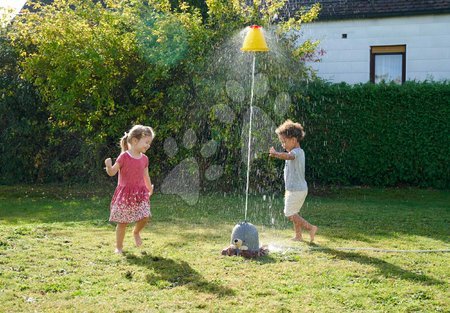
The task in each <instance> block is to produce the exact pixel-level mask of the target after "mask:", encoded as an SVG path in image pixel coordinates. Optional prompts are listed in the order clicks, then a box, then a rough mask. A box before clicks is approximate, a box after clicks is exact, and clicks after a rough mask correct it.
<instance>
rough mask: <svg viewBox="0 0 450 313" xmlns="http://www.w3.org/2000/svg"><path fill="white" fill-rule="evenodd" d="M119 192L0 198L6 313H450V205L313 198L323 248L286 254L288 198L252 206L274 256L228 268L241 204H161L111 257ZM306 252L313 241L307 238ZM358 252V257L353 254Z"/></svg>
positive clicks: (431, 199) (263, 199) (289, 246)
mask: <svg viewBox="0 0 450 313" xmlns="http://www.w3.org/2000/svg"><path fill="white" fill-rule="evenodd" d="M112 192H113V189H110V188H108V190H103V191H99V190H96V189H95V188H89V187H83V188H80V187H77V188H63V187H57V186H41V187H27V186H14V187H6V186H0V303H1V306H0V312H449V311H450V303H449V300H448V298H449V297H448V295H449V292H448V290H449V289H448V287H449V286H448V284H449V276H450V266H449V264H450V262H449V256H450V254H449V253H447V252H432V253H417V252H405V251H403V252H377V251H373V250H364V249H365V248H377V249H385V250H448V249H450V245H449V221H450V194H449V192H446V191H433V190H418V189H386V190H385V189H383V190H382V189H356V188H355V189H341V190H327V191H326V193H322V194H321V195H310V196H308V198H307V201H306V203H305V205H304V207H303V208H302V214H303V216H304V217H305V218H306V219H308V220H309V221H310V222H312V223H314V224H316V225H318V226H319V227H320V229H319V232H318V234H317V237H316V239H317V244H316V245H308V244H307V243H296V242H291V241H290V240H289V238H291V237H292V235H293V230H292V226H291V225H290V223H289V222H288V221H287V220H286V219H285V218H284V216H283V214H282V208H283V198H282V196H281V195H258V196H252V197H251V198H250V200H249V209H248V220H249V221H250V222H251V223H253V224H254V225H255V226H256V227H257V229H258V231H259V237H260V244H261V245H268V247H269V249H270V253H269V255H268V256H266V257H261V258H258V259H250V260H249V259H243V258H241V257H227V256H222V255H221V253H220V252H221V250H222V249H223V248H225V247H226V246H227V245H228V244H229V240H230V235H231V230H232V228H233V226H234V225H235V224H236V223H237V222H240V221H242V220H243V218H244V201H245V199H244V197H243V196H242V195H226V194H209V195H203V196H201V197H200V199H199V202H198V203H197V204H196V205H194V206H188V205H187V204H185V203H184V202H183V201H182V200H181V199H180V198H178V197H176V196H168V195H160V194H156V195H155V196H154V197H153V198H152V213H153V221H152V223H151V224H150V225H149V226H148V227H146V229H145V230H144V232H143V240H144V246H143V247H142V248H139V249H138V248H135V247H134V246H133V242H132V236H131V228H129V231H128V233H127V237H126V239H125V250H126V253H125V254H124V255H115V254H114V253H113V250H114V226H113V225H111V224H109V223H108V221H107V219H108V213H109V209H108V206H109V201H110V196H111V194H112ZM304 237H305V239H306V238H308V234H307V233H305V234H304ZM351 248H358V249H360V250H350V249H351Z"/></svg>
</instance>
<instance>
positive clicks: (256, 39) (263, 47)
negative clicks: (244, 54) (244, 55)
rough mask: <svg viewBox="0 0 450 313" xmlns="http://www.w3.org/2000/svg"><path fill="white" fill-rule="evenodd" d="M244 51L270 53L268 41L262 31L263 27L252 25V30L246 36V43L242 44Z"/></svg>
mask: <svg viewBox="0 0 450 313" xmlns="http://www.w3.org/2000/svg"><path fill="white" fill-rule="evenodd" d="M241 50H242V51H248V52H258V51H259V52H266V51H269V48H268V47H267V44H266V40H265V39H264V35H263V33H262V30H261V26H258V25H252V26H250V30H249V32H248V33H247V35H246V36H245V39H244V43H243V44H242V48H241Z"/></svg>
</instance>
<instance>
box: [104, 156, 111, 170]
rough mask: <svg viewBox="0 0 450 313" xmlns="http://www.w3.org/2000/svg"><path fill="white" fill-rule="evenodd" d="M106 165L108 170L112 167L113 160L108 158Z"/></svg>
mask: <svg viewBox="0 0 450 313" xmlns="http://www.w3.org/2000/svg"><path fill="white" fill-rule="evenodd" d="M105 165H106V168H110V167H112V160H111V158H107V159H106V160H105Z"/></svg>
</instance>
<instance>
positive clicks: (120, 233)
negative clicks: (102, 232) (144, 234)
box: [115, 223, 127, 253]
mask: <svg viewBox="0 0 450 313" xmlns="http://www.w3.org/2000/svg"><path fill="white" fill-rule="evenodd" d="M126 228H127V224H126V223H118V224H117V226H116V250H115V252H116V253H122V249H123V239H124V238H125V230H126Z"/></svg>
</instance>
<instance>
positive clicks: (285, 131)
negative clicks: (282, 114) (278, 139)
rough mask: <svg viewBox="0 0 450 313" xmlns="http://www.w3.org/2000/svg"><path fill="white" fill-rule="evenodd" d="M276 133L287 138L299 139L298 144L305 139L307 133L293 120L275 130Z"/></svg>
mask: <svg viewBox="0 0 450 313" xmlns="http://www.w3.org/2000/svg"><path fill="white" fill-rule="evenodd" d="M275 133H276V134H277V135H280V136H283V137H286V138H297V141H298V142H300V141H302V140H303V138H305V131H304V130H303V126H302V124H300V123H294V122H293V121H291V120H286V121H285V122H284V123H283V124H281V125H280V126H279V127H278V128H277V129H276V130H275Z"/></svg>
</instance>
